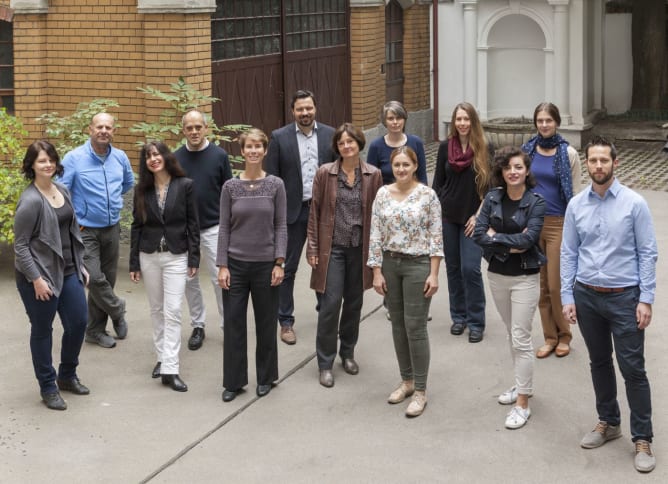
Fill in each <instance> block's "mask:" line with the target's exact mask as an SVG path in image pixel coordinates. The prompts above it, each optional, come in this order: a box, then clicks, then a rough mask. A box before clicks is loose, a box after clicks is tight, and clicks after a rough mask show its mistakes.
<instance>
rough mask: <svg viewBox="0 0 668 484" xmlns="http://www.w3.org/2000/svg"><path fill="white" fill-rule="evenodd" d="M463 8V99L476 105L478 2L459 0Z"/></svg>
mask: <svg viewBox="0 0 668 484" xmlns="http://www.w3.org/2000/svg"><path fill="white" fill-rule="evenodd" d="M460 3H461V4H462V6H463V7H464V39H463V40H464V99H463V101H468V102H470V103H471V104H473V105H474V106H476V105H477V103H478V57H477V44H478V0H460Z"/></svg>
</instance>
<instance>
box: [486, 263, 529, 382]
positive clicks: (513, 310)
mask: <svg viewBox="0 0 668 484" xmlns="http://www.w3.org/2000/svg"><path fill="white" fill-rule="evenodd" d="M487 278H488V280H489V287H490V290H491V291H492V297H493V298H494V304H495V305H496V309H497V311H499V314H500V315H501V319H502V320H503V322H504V323H505V325H506V330H507V331H508V339H509V342H510V354H511V356H512V359H513V365H514V369H515V385H516V386H517V392H518V393H521V394H523V395H529V394H531V393H533V361H534V354H533V344H532V342H531V323H532V322H533V317H534V314H535V313H536V307H537V306H538V298H539V296H540V289H539V274H530V275H525V276H504V275H501V274H495V273H494V272H488V273H487Z"/></svg>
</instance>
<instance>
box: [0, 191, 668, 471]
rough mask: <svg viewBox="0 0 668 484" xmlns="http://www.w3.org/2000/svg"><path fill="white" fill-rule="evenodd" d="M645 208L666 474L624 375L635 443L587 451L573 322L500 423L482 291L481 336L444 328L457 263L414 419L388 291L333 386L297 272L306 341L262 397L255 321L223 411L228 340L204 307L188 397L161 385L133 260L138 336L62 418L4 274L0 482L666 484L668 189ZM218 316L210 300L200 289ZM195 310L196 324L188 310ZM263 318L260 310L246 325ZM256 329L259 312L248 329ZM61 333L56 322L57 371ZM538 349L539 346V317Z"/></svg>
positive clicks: (435, 325) (436, 318)
mask: <svg viewBox="0 0 668 484" xmlns="http://www.w3.org/2000/svg"><path fill="white" fill-rule="evenodd" d="M641 193H642V194H643V195H644V196H645V197H646V199H647V200H648V201H649V203H650V206H651V208H652V212H653V215H654V221H655V224H656V230H657V238H658V243H659V252H660V259H659V269H658V271H657V273H658V274H657V275H658V290H657V301H656V304H655V305H654V317H653V323H652V324H651V326H650V327H649V329H648V330H647V338H646V357H647V369H648V374H649V378H650V383H651V385H652V394H653V398H652V399H653V403H654V429H655V434H656V437H655V446H654V452H655V454H656V456H657V462H658V463H657V468H656V470H655V471H654V472H652V473H651V474H649V475H644V476H643V475H640V474H638V473H637V472H636V471H635V470H634V468H633V445H632V444H631V442H630V432H629V427H628V425H629V424H628V422H629V418H628V408H627V405H626V401H625V397H624V392H623V388H624V386H623V382H622V380H621V379H619V390H620V403H621V406H622V420H623V421H622V428H623V433H624V437H623V438H621V439H618V440H615V441H612V442H609V443H607V444H606V445H605V446H603V447H602V448H599V449H594V450H584V449H581V448H580V447H579V441H580V439H581V437H582V436H583V434H584V433H586V432H588V431H589V430H591V429H592V428H593V426H594V424H595V423H596V412H595V407H594V397H593V390H592V386H591V382H590V377H589V369H588V359H587V354H586V349H585V347H584V343H583V341H582V339H581V336H580V334H579V332H578V330H577V328H576V329H575V334H574V341H573V349H572V353H571V355H570V356H568V357H566V358H562V359H558V358H556V357H554V356H552V357H550V358H547V359H545V360H537V361H536V366H535V368H536V370H535V378H534V381H535V396H534V397H533V398H532V399H531V400H530V405H531V409H532V416H531V419H530V421H529V423H528V424H527V425H526V427H524V428H522V429H519V430H515V431H511V430H506V429H505V428H504V425H503V424H504V418H505V414H506V412H507V411H508V410H509V408H508V407H505V406H501V405H499V404H498V403H497V402H496V397H497V395H498V394H499V393H500V392H502V391H504V390H506V389H507V388H508V387H509V386H510V385H511V384H512V382H513V377H512V369H511V360H510V356H509V352H508V344H507V340H506V335H505V329H504V327H503V324H502V323H501V321H500V318H499V317H498V314H497V313H496V309H495V307H494V304H493V301H492V299H491V296H490V295H489V293H488V299H487V300H488V305H487V330H486V332H485V339H484V341H483V342H482V343H480V344H469V343H468V341H467V339H466V336H465V335H464V336H460V337H454V336H451V335H450V333H449V317H448V301H447V289H446V280H445V269H444V268H443V267H442V269H441V277H440V282H441V289H440V290H439V292H438V293H437V295H436V296H435V297H434V300H433V303H432V310H431V312H432V314H433V321H432V322H431V323H430V326H429V334H430V341H431V369H430V374H429V385H428V393H427V395H428V399H429V403H428V405H427V409H426V410H425V413H424V414H423V415H422V416H421V417H419V418H417V419H407V418H405V417H404V410H405V407H406V404H407V402H406V404H399V405H388V404H387V403H386V398H387V395H388V394H389V393H390V391H392V390H393V389H394V388H395V386H396V384H397V383H398V382H399V375H398V370H397V364H396V360H395V356H394V350H393V346H392V337H391V331H390V324H389V322H388V321H387V320H386V318H385V315H384V312H383V311H382V310H379V307H380V302H381V301H380V297H379V296H377V295H376V294H375V293H374V292H373V291H368V292H367V293H366V294H365V306H364V311H363V314H364V318H365V319H364V321H363V323H362V326H361V331H360V340H359V345H358V347H357V351H356V359H357V361H358V362H359V364H360V368H361V370H360V374H359V375H357V376H350V375H347V374H345V373H344V372H343V369H342V368H341V366H340V363H339V362H338V361H337V363H336V365H335V368H334V374H335V377H336V384H335V386H334V387H333V388H332V389H326V388H324V387H322V386H320V385H319V384H318V376H317V375H318V372H317V364H316V362H315V359H314V347H315V344H314V341H315V310H314V305H315V298H314V297H313V294H312V292H311V291H310V290H309V289H308V276H309V270H308V269H307V265H306V264H303V265H302V267H301V272H300V273H299V275H298V280H297V285H296V287H297V292H298V294H299V295H298V297H297V313H296V319H297V324H296V326H295V328H296V331H297V337H298V342H297V344H296V345H295V346H286V345H284V344H282V343H280V342H279V366H280V376H281V380H280V384H279V385H278V386H277V387H275V388H274V389H273V390H272V391H271V393H270V394H269V395H268V396H267V397H264V398H262V399H258V398H257V397H256V396H255V384H256V382H255V378H254V367H253V353H254V334H253V330H252V324H251V328H250V329H249V342H250V344H249V360H250V368H249V375H250V382H249V385H248V387H247V392H246V393H244V394H241V395H239V396H238V397H237V399H236V400H234V401H233V402H231V403H223V402H222V400H221V391H222V387H221V385H222V332H221V331H220V329H219V328H218V325H217V322H216V319H217V317H214V315H213V314H210V315H209V318H208V327H207V338H206V340H205V342H204V346H203V347H202V348H201V349H200V350H198V351H194V352H193V351H189V350H188V349H187V345H186V342H187V338H188V336H189V334H190V328H189V327H188V326H187V325H184V328H183V336H182V341H183V344H182V351H181V367H182V369H181V375H182V377H183V379H184V380H185V381H186V382H187V383H188V386H189V391H188V392H187V393H177V392H174V391H171V390H170V389H168V388H167V387H164V386H162V385H161V384H160V382H159V380H152V379H151V378H150V372H151V369H152V367H153V365H154V363H155V356H154V353H153V350H152V341H151V323H150V319H149V312H148V305H147V301H146V296H145V293H144V288H143V285H142V284H141V283H140V284H138V285H135V284H132V283H131V282H130V281H129V278H128V277H127V273H126V270H125V269H126V268H127V253H128V249H127V247H124V248H123V250H122V254H123V258H122V260H121V262H120V267H121V270H120V271H119V272H120V277H119V283H118V291H119V292H120V294H122V295H123V297H125V298H126V299H127V301H128V321H129V323H130V331H129V336H128V338H127V339H126V340H124V341H119V342H118V344H117V346H116V348H114V349H110V350H108V349H103V348H100V347H97V346H94V345H90V344H86V343H84V348H83V351H82V355H81V365H80V368H79V375H80V378H81V380H82V382H83V383H85V384H86V385H88V386H89V387H90V389H91V395H89V396H76V395H72V394H68V393H64V394H63V397H64V398H65V399H66V400H67V403H68V406H69V408H68V409H67V411H65V412H56V411H51V410H47V409H46V408H45V407H44V405H43V404H42V403H41V402H40V397H39V389H38V386H37V383H36V381H35V378H34V375H33V372H32V366H31V362H30V352H29V348H28V335H29V325H28V320H27V317H26V315H25V311H24V309H23V306H22V304H21V302H20V299H19V297H18V293H17V292H16V288H15V286H14V282H13V271H12V268H11V265H12V262H11V260H10V258H9V257H7V254H4V255H3V257H2V266H1V267H0V308H2V311H3V314H4V317H3V336H4V337H3V345H2V347H0V361H2V362H4V363H2V367H1V368H2V369H1V370H0V375H1V377H2V381H3V392H2V397H0V482H8V483H32V482H45V481H49V482H56V483H79V482H81V483H84V482H85V483H90V482H101V483H116V482H123V483H125V482H152V483H153V482H155V483H185V482H203V483H209V482H244V483H256V482H257V483H261V482H262V483H266V482H277V483H283V482H286V483H287V482H291V483H311V482H322V483H330V482H355V483H357V482H360V483H362V482H364V483H366V482H387V483H394V482H417V481H424V482H454V483H458V482H476V483H477V482H480V483H487V482H490V483H492V482H494V483H499V482H500V483H505V482H558V481H570V482H576V483H579V482H590V483H599V482H600V483H614V482H624V483H626V482H668V443H667V442H668V413H667V412H666V411H665V410H664V408H665V406H666V403H667V402H668V381H667V380H666V378H665V376H664V375H663V374H662V371H663V369H665V368H667V367H668V352H667V351H665V348H668V332H667V331H666V320H668V308H667V307H666V303H665V302H664V301H665V298H666V294H668V281H667V280H666V279H667V278H668V276H667V275H666V271H665V269H664V268H665V267H666V263H665V260H664V259H663V254H665V253H666V250H667V249H668V240H667V239H668V213H666V211H665V210H662V209H663V208H665V207H666V205H668V194H666V193H664V192H657V191H651V192H641ZM203 287H205V290H206V291H207V292H206V301H207V303H208V307H209V308H214V307H215V302H214V296H213V293H212V291H211V287H210V286H209V285H206V284H203ZM185 314H187V313H185V312H184V321H187V319H188V318H187V317H186V316H185ZM251 318H252V315H251ZM251 321H252V319H251ZM61 333H62V330H61V328H60V327H59V324H58V323H56V326H55V329H54V341H55V342H54V355H56V356H55V359H56V361H57V354H58V348H59V339H60V335H61ZM533 335H534V345H535V346H536V347H537V346H538V345H540V344H541V343H542V334H541V330H540V321H539V319H538V315H536V318H535V320H534V330H533Z"/></svg>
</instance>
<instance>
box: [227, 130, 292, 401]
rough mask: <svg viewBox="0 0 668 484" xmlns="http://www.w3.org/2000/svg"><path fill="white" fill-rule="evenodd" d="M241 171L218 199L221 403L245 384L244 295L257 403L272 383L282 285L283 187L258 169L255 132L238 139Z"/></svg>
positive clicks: (260, 150)
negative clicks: (251, 319) (251, 322)
mask: <svg viewBox="0 0 668 484" xmlns="http://www.w3.org/2000/svg"><path fill="white" fill-rule="evenodd" d="M239 144H240V145H241V154H242V156H243V157H244V160H245V166H244V170H243V171H242V172H241V173H240V174H239V177H238V178H232V179H231V180H228V181H227V182H225V185H223V190H222V192H221V194H220V227H219V231H218V256H217V258H216V265H217V266H218V268H219V269H218V284H219V285H220V287H222V288H223V307H224V311H225V327H224V328H223V332H224V342H223V386H224V387H225V390H224V391H223V401H224V402H231V401H232V400H234V399H235V398H236V396H237V394H238V393H239V392H240V391H241V390H242V388H243V387H244V386H246V385H247V384H248V356H247V350H246V333H247V329H246V313H247V310H248V295H249V294H250V295H251V297H252V298H253V312H254V314H255V334H256V341H257V343H256V350H255V368H256V376H257V389H256V393H257V395H258V396H259V397H263V396H265V395H266V394H268V393H269V391H270V390H271V385H272V383H273V382H275V381H276V380H278V349H277V347H276V321H277V319H278V286H279V285H280V284H281V282H282V281H283V269H284V267H285V251H286V247H287V243H288V233H287V225H286V221H285V213H286V198H285V187H284V186H283V181H282V180H281V179H280V178H277V177H275V176H273V175H269V174H267V173H266V172H265V171H264V170H263V169H262V161H263V160H264V156H265V154H266V152H267V145H268V144H269V140H268V139H267V136H266V135H265V134H264V133H263V132H262V131H260V130H259V129H251V130H249V131H246V132H244V133H242V134H241V136H240V137H239Z"/></svg>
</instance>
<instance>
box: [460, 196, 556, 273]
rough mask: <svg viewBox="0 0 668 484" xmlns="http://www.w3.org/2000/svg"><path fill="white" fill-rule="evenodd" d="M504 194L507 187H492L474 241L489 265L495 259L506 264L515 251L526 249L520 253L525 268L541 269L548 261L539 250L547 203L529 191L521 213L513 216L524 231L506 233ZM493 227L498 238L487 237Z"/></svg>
mask: <svg viewBox="0 0 668 484" xmlns="http://www.w3.org/2000/svg"><path fill="white" fill-rule="evenodd" d="M504 193H505V190H504V189H503V188H500V187H497V188H492V189H491V190H490V191H489V192H488V193H487V195H486V196H485V199H484V200H483V202H482V208H481V209H480V213H479V214H478V218H477V219H476V223H475V229H474V230H473V240H474V241H475V242H476V243H477V244H478V245H480V246H481V247H482V251H483V257H485V260H487V261H488V262H489V261H490V260H491V259H492V258H493V257H494V258H496V259H498V260H500V261H501V262H505V261H506V260H508V257H509V256H510V249H511V248H515V249H525V252H522V253H521V254H520V256H521V259H522V268H523V269H537V268H539V267H540V266H542V265H543V264H545V262H546V261H547V259H546V258H545V255H544V254H543V253H542V251H541V250H540V248H539V247H538V239H539V237H540V232H541V230H542V229H543V219H544V217H545V200H544V199H543V197H541V196H540V195H538V194H537V193H533V192H531V191H529V190H526V191H525V192H524V195H522V199H521V200H520V204H519V206H518V207H517V211H516V212H515V213H514V214H513V215H512V217H511V218H512V220H513V223H515V224H516V225H517V226H518V227H519V229H520V232H518V233H515V234H504V233H501V232H500V231H501V230H503V207H502V200H503V195H504ZM489 227H492V228H493V229H494V230H495V231H496V232H497V233H496V234H495V235H494V237H490V236H489V235H487V230H488V229H489Z"/></svg>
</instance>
